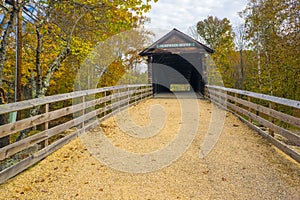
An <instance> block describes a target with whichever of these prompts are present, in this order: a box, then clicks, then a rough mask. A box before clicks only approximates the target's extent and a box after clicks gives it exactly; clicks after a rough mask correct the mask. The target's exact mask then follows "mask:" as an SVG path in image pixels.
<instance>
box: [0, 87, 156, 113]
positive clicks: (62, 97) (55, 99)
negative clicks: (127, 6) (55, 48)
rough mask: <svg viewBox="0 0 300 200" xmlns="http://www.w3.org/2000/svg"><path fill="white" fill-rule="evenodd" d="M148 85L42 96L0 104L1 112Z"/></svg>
mask: <svg viewBox="0 0 300 200" xmlns="http://www.w3.org/2000/svg"><path fill="white" fill-rule="evenodd" d="M146 86H151V85H150V84H138V85H122V86H113V87H105V88H98V89H93V90H85V91H78V92H72V93H67V94H60V95H54V96H48V97H42V98H37V99H31V100H26V101H21V102H16V103H10V104H4V105H0V114H5V113H10V112H14V111H18V110H24V109H31V108H34V107H36V106H41V105H44V104H47V103H54V102H58V101H64V100H68V99H74V98H79V97H82V96H87V95H93V94H97V93H101V92H105V91H111V90H117V89H124V88H139V87H146Z"/></svg>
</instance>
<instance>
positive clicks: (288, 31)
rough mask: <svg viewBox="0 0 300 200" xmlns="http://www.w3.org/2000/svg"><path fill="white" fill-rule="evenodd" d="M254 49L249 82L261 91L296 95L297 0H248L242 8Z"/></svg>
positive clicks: (299, 13)
mask: <svg viewBox="0 0 300 200" xmlns="http://www.w3.org/2000/svg"><path fill="white" fill-rule="evenodd" d="M242 16H243V17H244V19H245V27H246V33H247V34H246V36H247V37H246V38H247V40H248V41H249V45H250V48H252V49H254V50H255V51H256V56H255V57H253V58H252V60H253V61H254V62H256V68H257V72H258V73H257V75H256V76H254V77H252V84H255V85H256V90H257V91H259V92H262V93H267V94H271V95H276V96H281V97H285V98H292V99H299V98H300V97H299V96H300V95H299V93H300V91H299V88H298V87H297V85H299V81H300V78H299V77H300V67H299V63H300V60H299V59H300V58H299V57H300V47H299V46H300V43H299V30H300V23H299V22H300V11H299V2H298V1H297V0H272V1H271V0H251V1H249V3H248V6H247V7H246V9H245V10H244V11H243V12H242Z"/></svg>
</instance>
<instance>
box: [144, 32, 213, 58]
mask: <svg viewBox="0 0 300 200" xmlns="http://www.w3.org/2000/svg"><path fill="white" fill-rule="evenodd" d="M213 52H214V50H213V49H211V48H209V47H208V46H205V45H204V44H202V43H201V42H199V41H197V40H194V39H193V38H191V37H190V36H188V35H186V34H184V33H183V32H181V31H179V30H177V29H175V28H174V29H173V30H172V31H170V32H169V33H167V34H166V35H165V36H163V37H162V38H161V39H159V40H157V41H156V42H154V43H153V44H152V45H151V46H150V47H148V48H146V49H144V50H143V51H142V52H140V53H139V55H141V56H148V55H154V54H180V53H213Z"/></svg>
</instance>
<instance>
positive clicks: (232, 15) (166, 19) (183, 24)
mask: <svg viewBox="0 0 300 200" xmlns="http://www.w3.org/2000/svg"><path fill="white" fill-rule="evenodd" d="M246 4H247V0H197V1H195V0H159V1H158V2H157V3H154V4H153V5H152V9H151V11H150V12H149V13H148V14H147V16H148V17H150V18H151V23H150V24H147V25H146V28H149V29H151V30H153V29H156V30H160V32H164V31H162V30H166V31H170V30H171V29H173V28H177V29H179V30H181V31H183V32H187V30H188V28H189V27H190V26H193V25H195V24H196V23H197V22H198V21H200V20H203V19H205V18H207V16H209V15H212V16H217V17H218V18H225V17H227V18H229V19H230V21H231V22H232V24H233V25H237V24H239V23H241V22H242V19H240V18H239V16H238V14H237V12H240V11H242V10H243V9H244V8H245V6H246Z"/></svg>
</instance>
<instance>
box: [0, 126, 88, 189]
mask: <svg viewBox="0 0 300 200" xmlns="http://www.w3.org/2000/svg"><path fill="white" fill-rule="evenodd" d="M80 132H82V130H78V131H76V132H74V133H72V134H70V135H68V136H66V137H64V138H62V139H60V140H58V141H56V142H54V143H53V144H51V145H49V146H48V147H46V148H44V149H42V150H41V151H39V152H37V153H35V154H33V155H31V156H29V157H28V158H26V159H24V160H22V161H21V162H19V163H17V164H15V165H13V166H11V167H9V168H7V169H4V170H3V171H1V172H0V184H1V183H4V182H5V181H6V180H8V179H9V178H11V177H14V176H15V175H17V174H19V173H20V172H22V171H24V170H25V169H27V168H28V167H30V166H32V165H34V164H36V163H37V162H39V161H40V160H42V159H43V158H45V157H47V156H48V155H50V154H51V153H53V152H54V151H56V150H58V149H60V148H61V147H63V146H64V145H65V144H67V143H69V142H70V141H72V140H73V139H75V138H76V137H77V135H78V134H79V133H80Z"/></svg>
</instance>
